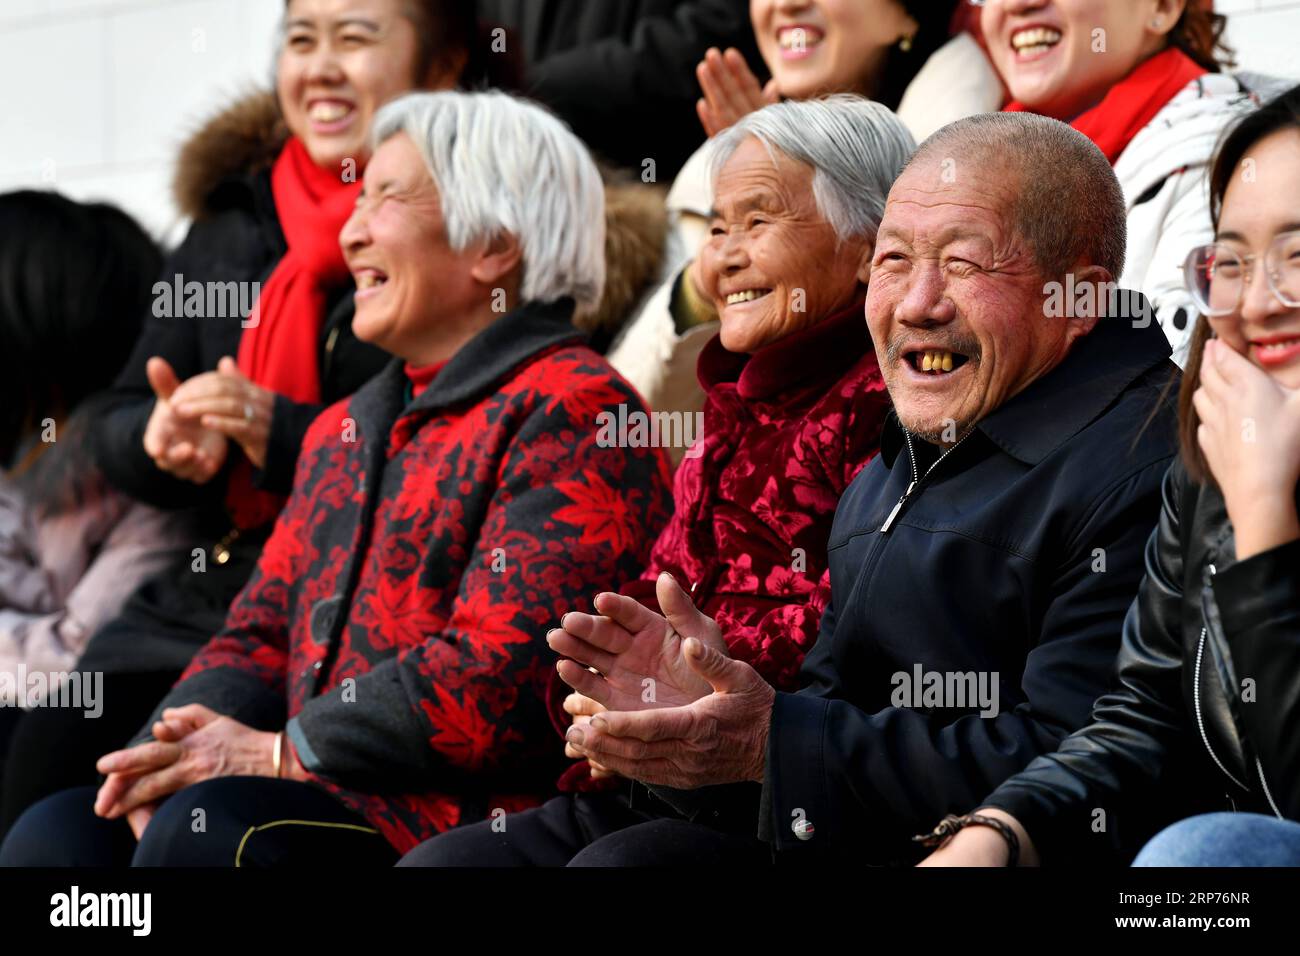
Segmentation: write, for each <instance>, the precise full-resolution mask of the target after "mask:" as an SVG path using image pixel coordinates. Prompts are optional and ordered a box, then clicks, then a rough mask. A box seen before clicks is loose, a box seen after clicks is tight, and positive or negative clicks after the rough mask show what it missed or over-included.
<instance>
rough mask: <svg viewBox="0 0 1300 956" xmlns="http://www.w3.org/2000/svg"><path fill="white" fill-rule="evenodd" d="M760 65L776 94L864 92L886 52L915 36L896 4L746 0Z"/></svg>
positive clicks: (880, 0) (912, 23)
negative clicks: (763, 68) (762, 63)
mask: <svg viewBox="0 0 1300 956" xmlns="http://www.w3.org/2000/svg"><path fill="white" fill-rule="evenodd" d="M749 17H750V21H751V23H752V24H753V27H754V38H755V39H756V40H757V41H758V50H759V52H760V53H761V54H762V56H763V61H764V62H765V63H766V64H767V68H768V70H770V71H771V73H772V77H773V78H774V79H775V80H776V83H777V88H778V89H779V90H780V91H781V95H782V96H786V97H789V98H790V99H796V100H803V99H809V98H810V97H813V96H817V95H819V94H824V93H864V94H867V93H870V92H871V87H872V86H873V84H874V82H875V76H876V74H877V72H878V71H879V68H880V66H881V65H882V64H883V63H884V59H885V55H886V53H887V52H888V50H889V48H890V47H891V46H893V45H894V44H895V43H897V42H898V41H899V40H900V39H901V38H902V37H904V36H911V35H912V34H914V33H915V32H916V29H917V23H916V21H915V20H913V19H912V17H911V16H909V15H908V13H907V11H906V10H905V9H904V8H903V6H902V4H900V3H898V2H897V0H750V4H749Z"/></svg>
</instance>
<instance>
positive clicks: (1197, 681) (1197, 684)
mask: <svg viewBox="0 0 1300 956" xmlns="http://www.w3.org/2000/svg"><path fill="white" fill-rule="evenodd" d="M1209 571H1210V576H1211V577H1213V576H1214V573H1215V567H1214V565H1212V564H1211V565H1210V567H1209ZM1201 600H1202V606H1201V615H1202V616H1206V613H1205V606H1204V600H1205V599H1204V597H1202V599H1201ZM1207 619H1208V618H1207ZM1208 634H1209V626H1208V625H1207V624H1202V625H1201V640H1200V643H1199V644H1198V645H1197V647H1196V676H1195V678H1194V679H1193V681H1192V700H1193V701H1194V703H1195V706H1196V724H1197V726H1198V727H1200V729H1201V740H1203V741H1204V742H1205V749H1206V750H1208V751H1209V752H1210V756H1211V757H1213V758H1214V762H1215V763H1216V764H1219V769H1220V770H1222V771H1223V772H1224V773H1225V774H1226V775H1227V777H1228V779H1229V780H1231V781H1232V782H1233V783H1235V784H1237V786H1239V787H1241V789H1242V790H1245V791H1246V792H1247V793H1249V792H1250V788H1249V787H1247V786H1246V785H1245V784H1243V783H1240V782H1239V781H1238V780H1237V778H1236V777H1234V776H1233V775H1232V774H1230V773H1228V771H1227V768H1225V767H1224V766H1223V764H1222V763H1219V758H1218V757H1217V756H1215V753H1214V749H1213V748H1212V747H1211V746H1210V738H1209V735H1208V734H1206V732H1205V721H1204V719H1203V718H1202V717H1201V657H1202V655H1203V654H1204V653H1205V638H1206V637H1207V636H1208ZM1255 773H1257V774H1258V775H1259V783H1260V786H1261V787H1262V788H1263V789H1264V798H1265V799H1266V800H1268V805H1269V809H1271V810H1272V811H1273V814H1274V815H1275V816H1276V817H1277V818H1278V819H1279V820H1285V819H1286V818H1285V817H1284V816H1282V812H1281V811H1280V810H1278V808H1277V804H1276V803H1274V802H1273V794H1272V792H1271V791H1270V790H1269V789H1268V781H1267V780H1265V779H1264V765H1263V764H1262V763H1260V760H1259V757H1256V758H1255ZM1228 799H1229V800H1231V799H1232V798H1231V797H1229V798H1228ZM1233 808H1234V809H1236V804H1235V803H1234V804H1233Z"/></svg>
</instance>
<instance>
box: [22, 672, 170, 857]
mask: <svg viewBox="0 0 1300 956" xmlns="http://www.w3.org/2000/svg"><path fill="white" fill-rule="evenodd" d="M178 677H180V672H179V671H159V672H150V673H139V674H133V673H107V674H104V684H103V712H102V713H101V714H100V716H99V717H96V718H94V719H90V718H87V717H86V716H85V714H84V712H83V711H81V710H77V709H71V708H57V707H51V708H35V709H32V710H28V711H24V712H23V713H22V716H21V717H19V718H18V719H17V720H16V721H15V726H14V728H13V730H12V736H11V738H10V741H9V753H8V755H7V757H6V758H5V759H4V760H3V761H2V762H0V772H2V773H3V781H0V840H2V839H4V836H5V834H6V833H7V832H8V831H9V828H10V827H11V826H13V824H14V821H15V820H17V819H18V817H19V815H21V814H22V812H23V811H24V810H26V809H27V808H28V807H30V806H31V805H32V804H34V803H36V802H37V801H38V800H41V799H43V798H44V797H48V796H51V795H52V794H56V793H58V792H60V791H61V790H67V789H69V788H71V787H85V786H91V785H93V784H96V783H98V781H99V774H98V773H97V772H96V771H95V762H96V761H97V760H99V758H100V757H102V756H104V754H106V753H110V752H111V751H114V750H118V749H120V748H122V747H124V746H126V745H127V744H128V743H129V742H130V741H131V738H133V737H134V736H135V735H136V733H138V732H139V731H140V730H141V729H142V728H143V727H144V723H145V721H146V720H148V719H149V716H150V715H151V714H152V713H153V711H154V708H155V707H157V706H158V702H159V701H161V700H162V699H163V697H165V696H166V695H167V692H168V691H169V690H171V687H172V685H173V684H174V683H176V679H177V678H178Z"/></svg>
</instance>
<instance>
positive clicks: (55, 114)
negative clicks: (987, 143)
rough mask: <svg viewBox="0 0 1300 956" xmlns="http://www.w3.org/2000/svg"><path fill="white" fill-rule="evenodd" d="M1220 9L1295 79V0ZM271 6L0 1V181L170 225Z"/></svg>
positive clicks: (253, 79)
mask: <svg viewBox="0 0 1300 956" xmlns="http://www.w3.org/2000/svg"><path fill="white" fill-rule="evenodd" d="M591 2H593V3H600V2H604V0H591ZM1218 7H1219V9H1220V10H1222V11H1224V12H1225V13H1228V14H1230V16H1231V18H1232V19H1231V25H1230V28H1229V38H1230V40H1231V42H1232V43H1233V44H1234V45H1235V46H1236V47H1237V48H1238V51H1239V59H1240V61H1241V64H1242V66H1243V67H1244V68H1247V69H1252V70H1259V71H1266V72H1272V73H1276V74H1280V75H1286V76H1294V77H1297V78H1298V79H1300V55H1297V52H1296V47H1297V44H1298V43H1300V0H1219V3H1218ZM281 9H282V6H281V3H280V0H0V89H3V90H4V91H5V96H6V100H7V101H6V103H5V107H4V109H3V110H0V191H3V190H6V189H15V188H20V187H24V186H36V187H42V186H43V187H50V186H53V187H56V188H58V189H60V190H62V191H64V192H66V193H68V194H69V195H72V196H74V197H77V198H81V199H89V198H106V199H110V200H113V201H115V202H117V203H119V204H120V205H122V206H123V207H125V208H126V209H128V210H129V211H130V212H132V213H134V214H135V215H136V216H138V217H139V218H140V219H141V220H142V221H144V222H145V224H146V225H147V226H148V227H149V228H150V229H152V230H153V231H154V232H155V233H158V234H160V235H163V234H171V235H174V234H175V228H176V226H177V213H176V211H175V209H174V207H173V206H172V203H171V196H170V192H169V186H168V184H169V182H170V176H171V163H172V160H173V158H174V156H175V152H176V148H177V146H178V144H179V143H180V142H181V141H182V140H183V139H184V137H185V134H186V133H187V132H188V131H189V130H192V129H193V128H194V125H195V123H196V122H197V121H198V120H199V119H200V118H201V117H203V116H204V115H206V114H208V113H210V112H211V111H212V110H213V109H215V108H216V107H218V106H220V105H221V104H223V103H225V102H226V101H228V100H229V99H230V98H231V97H232V96H233V95H235V94H236V93H237V92H238V91H240V90H241V89H244V88H247V87H248V86H250V85H252V84H254V83H264V82H265V81H266V79H267V78H268V76H269V75H270V69H271V57H272V42H273V40H272V35H273V31H274V25H275V22H276V20H277V18H278V16H279V13H280V11H281Z"/></svg>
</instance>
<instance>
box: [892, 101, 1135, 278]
mask: <svg viewBox="0 0 1300 956" xmlns="http://www.w3.org/2000/svg"><path fill="white" fill-rule="evenodd" d="M954 157H956V158H959V159H960V161H961V162H966V163H971V162H983V163H988V164H990V165H992V166H996V167H997V169H998V170H999V172H1001V171H1002V170H1003V169H1005V170H1006V171H1007V172H1008V173H1009V174H1011V175H1012V176H1015V177H1017V179H1018V182H1016V184H1015V185H1016V200H1015V203H1014V205H1013V208H1012V210H1011V213H1012V215H1013V216H1014V218H1015V222H1016V228H1017V229H1018V231H1019V233H1020V235H1021V236H1022V237H1023V238H1024V240H1025V241H1026V242H1027V243H1028V244H1029V247H1030V249H1031V250H1032V251H1033V254H1034V259H1035V261H1036V262H1037V263H1038V267H1039V269H1040V271H1041V272H1042V274H1043V275H1044V276H1045V277H1047V278H1049V279H1056V278H1059V277H1060V276H1063V275H1065V274H1066V273H1067V272H1069V271H1070V270H1071V269H1073V268H1074V266H1075V264H1076V263H1077V262H1079V260H1080V259H1083V260H1085V261H1086V262H1088V263H1089V264H1091V265H1098V266H1101V267H1102V268H1104V269H1106V270H1107V271H1108V272H1110V274H1111V278H1112V279H1113V280H1115V281H1118V280H1119V277H1120V275H1121V274H1122V273H1123V272H1124V256H1125V248H1126V246H1127V242H1128V213H1127V206H1126V205H1125V202H1124V190H1123V188H1122V187H1121V186H1120V184H1119V180H1118V179H1116V178H1115V171H1114V170H1113V169H1112V168H1111V165H1110V161H1109V160H1107V159H1106V156H1105V154H1104V153H1102V151H1101V150H1100V149H1098V148H1097V147H1096V146H1095V145H1094V144H1093V142H1092V140H1090V139H1088V137H1086V136H1084V135H1083V134H1082V133H1080V132H1079V131H1078V130H1076V129H1073V128H1072V127H1070V126H1067V125H1066V124H1065V123H1062V122H1061V121H1060V120H1055V119H1051V118H1049V117H1046V116H1039V115H1037V114H1034V113H985V114H980V115H976V116H969V117H967V118H966V119H962V120H958V121H957V122H955V123H951V124H949V125H948V126H945V127H943V128H942V129H940V130H939V131H938V132H936V133H935V134H934V135H933V136H931V137H930V138H929V139H927V140H926V141H925V142H924V143H922V144H921V146H920V148H919V149H918V150H917V151H916V155H915V156H913V157H912V160H911V162H910V163H908V169H911V168H912V167H914V166H917V165H918V164H921V163H926V162H934V161H935V160H938V161H939V162H940V163H942V162H945V161H947V160H950V159H952V158H954Z"/></svg>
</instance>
